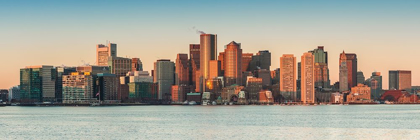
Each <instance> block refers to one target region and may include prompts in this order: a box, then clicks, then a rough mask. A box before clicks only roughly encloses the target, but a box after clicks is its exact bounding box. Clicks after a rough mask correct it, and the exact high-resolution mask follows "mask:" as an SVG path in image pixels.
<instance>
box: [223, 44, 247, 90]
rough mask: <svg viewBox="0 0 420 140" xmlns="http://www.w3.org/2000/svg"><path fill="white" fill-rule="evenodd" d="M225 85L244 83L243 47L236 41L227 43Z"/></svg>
mask: <svg viewBox="0 0 420 140" xmlns="http://www.w3.org/2000/svg"><path fill="white" fill-rule="evenodd" d="M223 65H224V69H225V71H224V74H225V75H224V76H225V85H226V86H230V85H234V84H237V85H242V49H241V44H240V43H236V42H235V41H232V42H230V43H229V44H228V45H226V49H225V58H224V64H223Z"/></svg>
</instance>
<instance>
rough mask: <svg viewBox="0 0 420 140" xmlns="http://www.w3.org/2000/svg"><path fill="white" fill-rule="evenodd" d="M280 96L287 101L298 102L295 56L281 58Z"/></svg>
mask: <svg viewBox="0 0 420 140" xmlns="http://www.w3.org/2000/svg"><path fill="white" fill-rule="evenodd" d="M280 94H281V96H283V98H284V99H285V100H292V101H296V57H294V56H293V54H283V56H282V57H280Z"/></svg>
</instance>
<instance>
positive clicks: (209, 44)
mask: <svg viewBox="0 0 420 140" xmlns="http://www.w3.org/2000/svg"><path fill="white" fill-rule="evenodd" d="M210 60H217V35H214V34H201V35H200V71H201V72H200V74H201V75H200V82H201V85H203V86H202V87H201V90H200V91H203V90H202V89H205V82H204V81H206V80H207V79H208V77H209V74H210V72H209V69H210V68H209V62H210ZM203 92H204V91H203Z"/></svg>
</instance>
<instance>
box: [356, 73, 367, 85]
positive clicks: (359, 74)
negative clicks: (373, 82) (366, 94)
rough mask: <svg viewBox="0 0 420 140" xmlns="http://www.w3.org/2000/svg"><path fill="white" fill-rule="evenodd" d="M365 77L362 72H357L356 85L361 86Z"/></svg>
mask: <svg viewBox="0 0 420 140" xmlns="http://www.w3.org/2000/svg"><path fill="white" fill-rule="evenodd" d="M365 80H366V79H365V75H364V74H363V72H362V71H358V72H357V84H363V83H365Z"/></svg>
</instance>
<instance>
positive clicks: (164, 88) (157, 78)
mask: <svg viewBox="0 0 420 140" xmlns="http://www.w3.org/2000/svg"><path fill="white" fill-rule="evenodd" d="M154 73H155V74H154V77H153V78H154V82H155V83H158V99H160V100H162V99H164V98H165V97H166V96H168V95H169V94H170V93H171V87H172V85H173V84H174V82H175V80H174V77H175V76H174V75H175V63H174V62H171V61H170V60H167V59H160V60H157V61H156V62H155V67H154Z"/></svg>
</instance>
